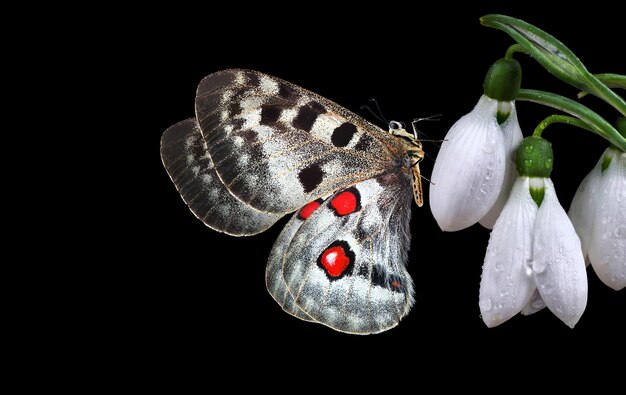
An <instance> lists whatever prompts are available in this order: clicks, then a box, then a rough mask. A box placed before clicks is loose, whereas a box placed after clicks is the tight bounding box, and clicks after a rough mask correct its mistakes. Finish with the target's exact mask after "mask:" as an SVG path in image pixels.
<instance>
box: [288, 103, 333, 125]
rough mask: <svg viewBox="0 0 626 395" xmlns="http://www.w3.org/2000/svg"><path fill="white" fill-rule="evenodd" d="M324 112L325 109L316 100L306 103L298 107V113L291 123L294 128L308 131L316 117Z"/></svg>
mask: <svg viewBox="0 0 626 395" xmlns="http://www.w3.org/2000/svg"><path fill="white" fill-rule="evenodd" d="M325 112H326V109H325V108H324V106H322V105H321V104H319V103H317V102H310V103H307V104H306V105H304V106H302V107H300V110H299V111H298V115H296V117H295V118H294V119H293V121H292V122H291V124H292V125H293V126H294V127H295V128H296V129H300V130H304V131H307V132H310V131H311V128H312V127H313V124H314V123H315V120H316V119H317V117H318V116H319V115H321V114H324V113H325Z"/></svg>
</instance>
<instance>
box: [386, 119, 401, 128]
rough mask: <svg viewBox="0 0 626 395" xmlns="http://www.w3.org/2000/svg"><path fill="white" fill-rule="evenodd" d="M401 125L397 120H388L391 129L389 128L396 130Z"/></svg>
mask: <svg viewBox="0 0 626 395" xmlns="http://www.w3.org/2000/svg"><path fill="white" fill-rule="evenodd" d="M401 127H402V125H400V123H399V122H396V121H391V122H389V129H391V130H398V129H400V128H401Z"/></svg>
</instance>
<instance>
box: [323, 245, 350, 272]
mask: <svg viewBox="0 0 626 395" xmlns="http://www.w3.org/2000/svg"><path fill="white" fill-rule="evenodd" d="M320 263H321V264H322V266H324V269H326V272H327V273H328V274H329V275H330V276H332V277H339V276H341V274H342V273H343V272H344V270H346V268H347V267H348V265H350V257H349V256H348V255H347V254H346V251H345V250H344V248H343V247H342V246H334V247H330V248H328V249H326V251H324V252H323V253H322V256H321V259H320Z"/></svg>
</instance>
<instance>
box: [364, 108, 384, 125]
mask: <svg viewBox="0 0 626 395" xmlns="http://www.w3.org/2000/svg"><path fill="white" fill-rule="evenodd" d="M361 110H367V111H369V112H370V114H372V115H373V116H374V118H376V119H378V120H379V121H380V122H384V123H386V124H388V122H387V121H385V119H384V118H381V117H380V115H378V114H376V113H375V112H374V110H372V108H371V107H370V106H368V105H366V104H365V105H362V106H361Z"/></svg>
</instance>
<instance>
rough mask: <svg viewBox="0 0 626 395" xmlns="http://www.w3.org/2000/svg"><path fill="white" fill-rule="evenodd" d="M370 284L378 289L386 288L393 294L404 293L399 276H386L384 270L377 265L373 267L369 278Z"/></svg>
mask: <svg viewBox="0 0 626 395" xmlns="http://www.w3.org/2000/svg"><path fill="white" fill-rule="evenodd" d="M370 279H371V281H372V284H373V285H377V286H379V287H383V288H387V289H389V290H391V291H393V292H400V293H402V292H404V291H405V289H404V284H403V283H402V279H401V278H400V276H397V275H395V274H391V273H389V274H387V273H386V271H385V269H383V268H382V267H381V266H379V265H374V267H373V268H372V274H371V277H370Z"/></svg>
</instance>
